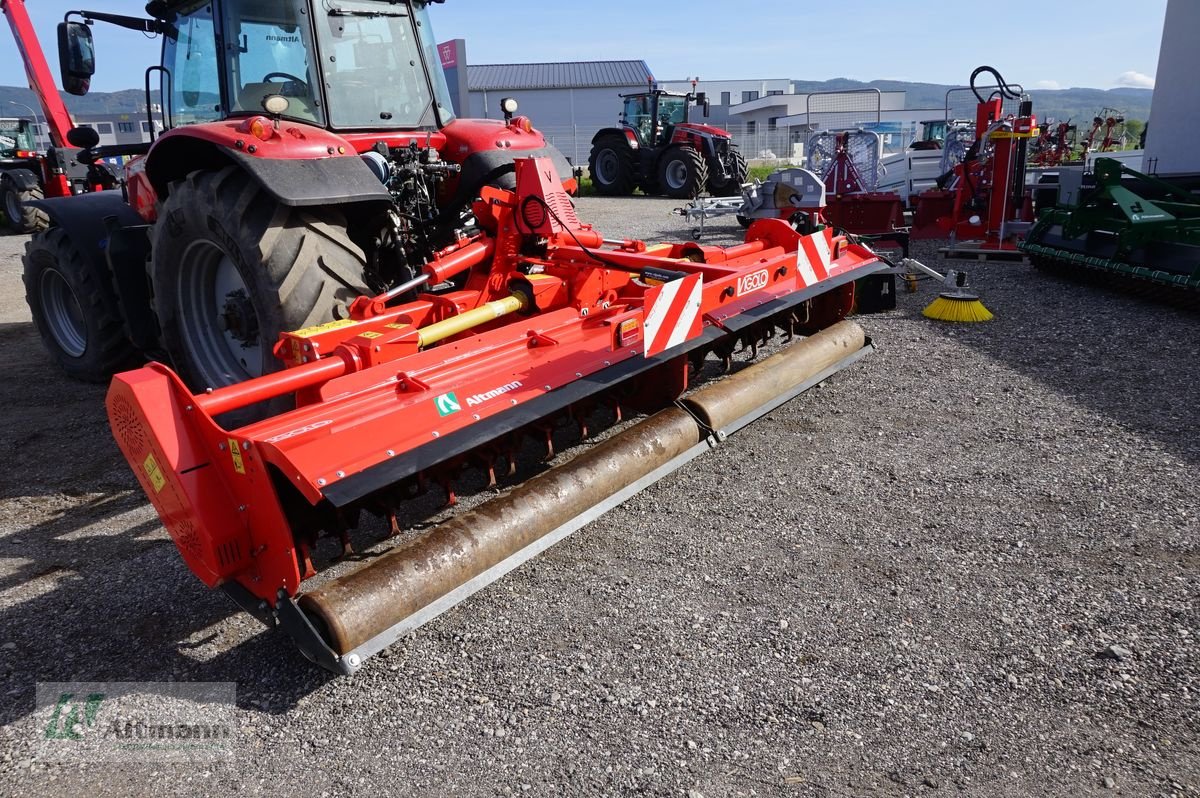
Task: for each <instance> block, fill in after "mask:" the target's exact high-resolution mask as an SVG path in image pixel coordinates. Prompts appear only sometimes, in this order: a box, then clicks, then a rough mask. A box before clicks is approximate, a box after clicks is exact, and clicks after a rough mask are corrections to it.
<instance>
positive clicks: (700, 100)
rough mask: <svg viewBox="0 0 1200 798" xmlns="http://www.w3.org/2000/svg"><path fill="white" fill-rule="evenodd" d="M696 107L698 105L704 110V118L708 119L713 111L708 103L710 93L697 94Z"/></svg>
mask: <svg viewBox="0 0 1200 798" xmlns="http://www.w3.org/2000/svg"><path fill="white" fill-rule="evenodd" d="M696 105H698V106H700V107H701V108H703V109H704V118H705V119H708V114H709V112H710V110H711V105H710V104H709V102H708V93H707V92H703V91H702V92H697V94H696Z"/></svg>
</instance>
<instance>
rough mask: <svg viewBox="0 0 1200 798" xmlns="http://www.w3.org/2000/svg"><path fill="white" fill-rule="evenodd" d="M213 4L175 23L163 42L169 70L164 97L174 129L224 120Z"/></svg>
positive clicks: (187, 13)
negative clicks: (197, 123)
mask: <svg viewBox="0 0 1200 798" xmlns="http://www.w3.org/2000/svg"><path fill="white" fill-rule="evenodd" d="M212 13H213V12H212V5H211V4H204V5H199V6H197V7H196V8H195V9H193V10H191V11H188V12H186V13H181V14H180V15H179V17H178V18H177V19H176V20H175V24H174V28H173V29H172V30H171V32H170V33H169V34H168V35H167V37H166V39H165V40H164V43H163V66H164V67H165V68H166V70H167V76H166V77H165V78H164V83H165V84H166V85H165V86H164V88H166V89H167V91H164V92H163V93H164V96H166V97H167V113H168V115H169V119H170V121H171V126H172V127H174V126H176V125H190V124H194V123H196V122H212V121H215V120H217V119H220V118H221V76H220V71H219V69H218V64H217V55H218V54H217V37H216V32H215V30H214V28H213V16H212Z"/></svg>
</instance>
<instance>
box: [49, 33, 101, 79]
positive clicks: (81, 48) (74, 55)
mask: <svg viewBox="0 0 1200 798" xmlns="http://www.w3.org/2000/svg"><path fill="white" fill-rule="evenodd" d="M58 65H59V70H60V72H61V74H62V84H63V91H65V92H66V93H67V94H74V95H75V96H77V97H82V96H83V95H85V94H87V93H88V90H89V89H91V87H92V75H94V74H96V51H95V49H94V48H93V46H92V31H91V28H89V27H88V26H87V25H85V24H84V23H82V22H60V23H58Z"/></svg>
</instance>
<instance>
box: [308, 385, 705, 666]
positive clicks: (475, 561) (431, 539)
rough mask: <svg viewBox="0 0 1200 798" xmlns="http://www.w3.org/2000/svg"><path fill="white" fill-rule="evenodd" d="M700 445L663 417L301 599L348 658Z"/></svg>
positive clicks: (690, 422)
mask: <svg viewBox="0 0 1200 798" xmlns="http://www.w3.org/2000/svg"><path fill="white" fill-rule="evenodd" d="M700 439H701V436H700V429H699V427H698V425H697V424H696V421H695V419H693V418H692V417H691V416H689V415H688V414H687V413H685V412H684V411H683V410H680V409H679V408H669V409H667V410H663V411H662V412H659V413H657V414H655V415H653V416H651V417H650V418H648V419H646V420H645V421H643V422H641V423H639V424H637V425H636V426H634V427H631V428H630V429H628V430H626V431H624V432H622V433H620V434H619V435H616V436H614V437H613V438H611V439H609V440H608V441H605V442H603V443H600V444H597V445H596V446H594V447H593V448H591V449H589V450H587V451H585V452H583V453H581V454H580V455H578V456H577V457H576V458H575V459H574V460H572V461H570V462H569V463H567V464H565V465H563V466H561V467H559V468H555V469H553V470H551V471H547V472H546V473H544V474H540V475H538V476H537V477H534V478H533V479H531V480H529V481H528V482H526V483H525V484H523V485H520V486H518V487H517V488H515V489H514V490H513V491H512V492H511V493H509V494H508V495H506V496H503V497H500V498H498V499H494V500H492V501H489V502H487V503H485V504H483V505H481V506H480V507H478V508H476V509H475V510H473V511H471V512H469V513H466V514H465V515H463V516H460V517H458V518H454V519H452V520H450V521H447V522H446V523H444V524H442V525H441V526H438V527H437V528H435V529H433V530H431V531H430V532H428V533H426V534H425V535H422V536H421V537H419V538H417V539H415V540H413V541H411V542H410V543H408V544H406V545H404V546H401V547H399V548H397V549H395V550H393V551H391V552H389V553H387V554H384V555H383V556H381V557H380V558H379V559H377V560H375V561H374V562H372V563H371V564H370V565H367V566H364V567H363V568H361V569H360V570H358V571H355V572H353V573H351V574H347V575H346V576H344V577H342V578H340V579H338V580H337V581H335V582H333V583H331V584H328V585H325V586H323V587H321V588H319V589H318V590H316V591H314V592H312V593H307V594H305V595H303V596H301V597H300V600H299V604H300V607H301V608H302V609H303V610H304V612H305V613H306V614H307V615H308V616H309V617H310V618H311V619H313V620H314V621H316V622H317V626H318V628H319V629H321V630H322V631H323V634H324V636H325V637H326V640H327V642H328V643H329V645H330V647H331V648H333V650H334V651H336V652H338V653H339V654H342V655H345V654H347V653H348V652H351V651H353V650H354V649H356V648H358V647H359V646H360V645H362V644H364V643H366V642H367V641H369V640H371V639H372V638H374V637H376V636H377V635H381V634H383V633H385V632H387V631H389V630H391V629H392V627H394V626H396V625H397V624H400V623H401V622H403V621H405V620H406V619H409V618H410V617H412V616H414V615H415V614H416V613H418V612H420V611H421V610H423V609H424V608H426V607H427V606H429V605H430V604H432V603H433V602H435V601H437V600H438V599H441V598H442V597H443V596H446V595H447V594H449V593H450V592H451V591H453V590H455V589H457V588H458V587H460V586H461V585H464V584H465V583H467V582H469V581H470V580H472V579H474V578H476V577H478V576H480V575H481V574H483V573H484V572H485V571H487V570H488V569H489V568H492V567H493V566H496V565H498V564H500V563H502V562H504V561H505V560H506V559H508V558H510V557H513V556H516V555H518V554H519V553H520V552H521V551H522V550H523V549H525V548H526V547H528V546H530V545H532V544H534V543H536V542H537V541H538V540H539V539H541V538H542V537H544V536H546V535H548V534H549V533H551V532H553V531H554V530H555V529H556V528H557V527H559V526H560V525H561V524H562V523H563V519H568V518H573V517H575V516H577V515H581V514H582V513H584V512H586V511H587V510H588V509H590V508H592V507H594V506H596V505H598V504H599V503H600V502H602V501H603V500H604V499H606V498H608V497H610V496H612V495H613V494H615V493H617V492H618V491H620V490H621V489H623V488H625V487H626V486H629V485H631V484H632V483H634V482H636V481H637V480H639V479H641V478H642V477H644V476H646V475H648V474H650V473H651V472H653V471H655V470H656V469H658V468H660V467H662V466H664V465H666V464H667V463H669V462H670V461H671V460H673V459H674V458H676V457H677V456H679V455H681V454H683V453H684V452H686V451H688V450H689V449H691V448H692V447H694V446H695V445H696V444H697V443H698V442H699V441H700Z"/></svg>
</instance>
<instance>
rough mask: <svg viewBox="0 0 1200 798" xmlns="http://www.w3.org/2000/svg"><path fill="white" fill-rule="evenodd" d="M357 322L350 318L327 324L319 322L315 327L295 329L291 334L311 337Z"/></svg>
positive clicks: (299, 336) (350, 325)
mask: <svg viewBox="0 0 1200 798" xmlns="http://www.w3.org/2000/svg"><path fill="white" fill-rule="evenodd" d="M355 324H357V322H355V321H352V320H350V319H342V320H341V321H331V322H329V323H328V324H319V325H317V326H316V327H305V328H304V329H303V330H296V332H294V333H292V335H294V336H296V337H297V338H313V337H315V336H318V335H320V334H321V333H327V332H333V331H334V330H341V329H344V328H346V327H353V326H354V325H355Z"/></svg>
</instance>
